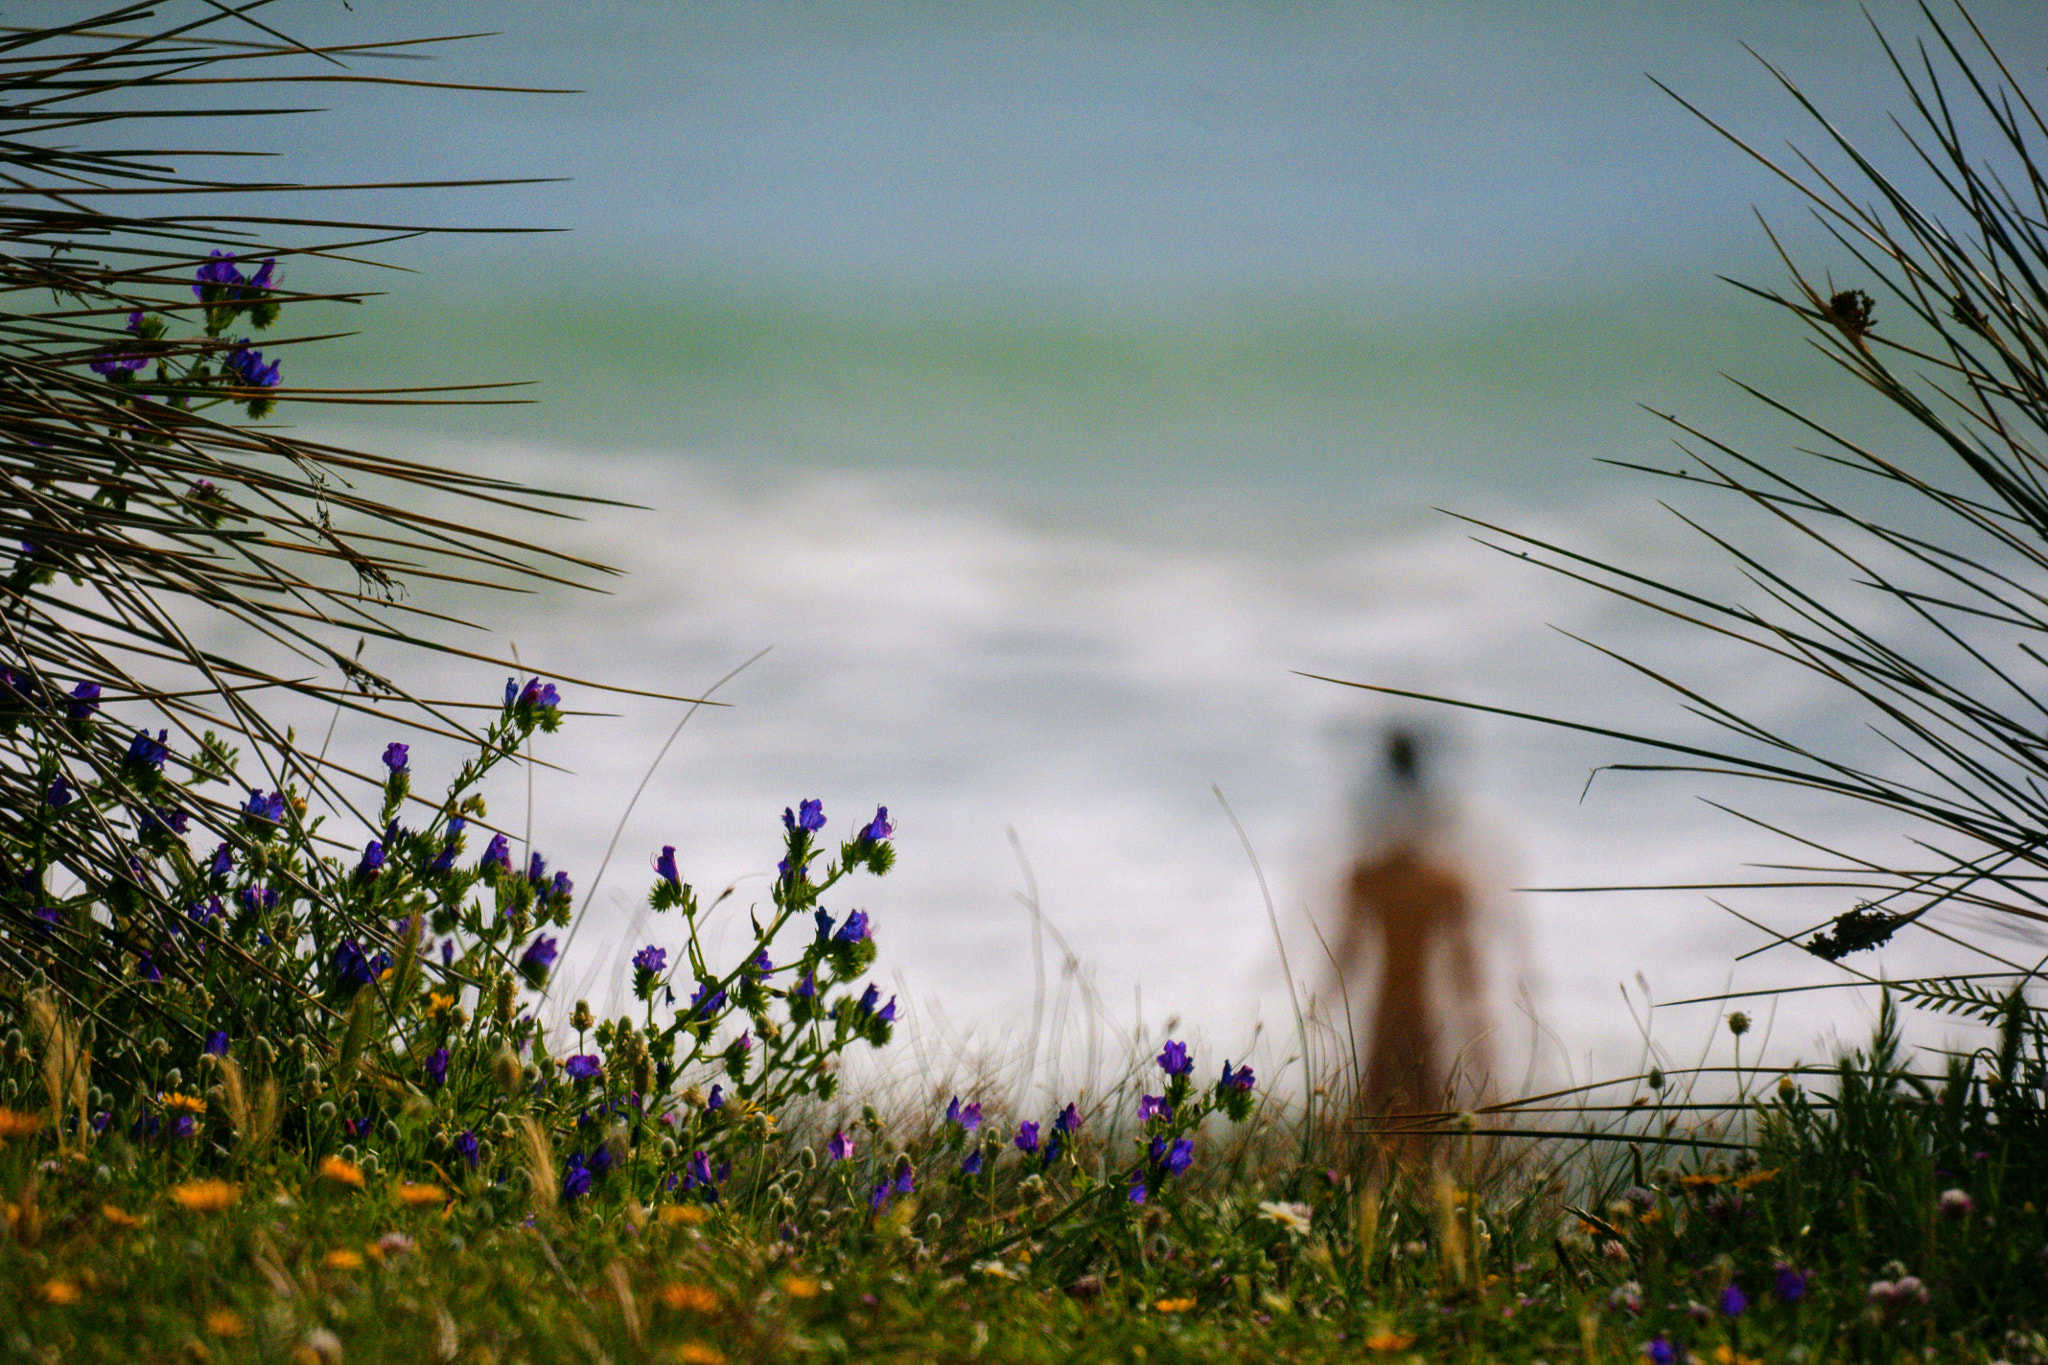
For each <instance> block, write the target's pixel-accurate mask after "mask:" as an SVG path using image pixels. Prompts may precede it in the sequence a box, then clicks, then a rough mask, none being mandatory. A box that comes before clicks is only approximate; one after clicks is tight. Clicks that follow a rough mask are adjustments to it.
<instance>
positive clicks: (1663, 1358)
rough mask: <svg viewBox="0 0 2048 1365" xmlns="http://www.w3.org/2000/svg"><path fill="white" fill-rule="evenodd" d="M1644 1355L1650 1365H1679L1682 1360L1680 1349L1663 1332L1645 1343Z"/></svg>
mask: <svg viewBox="0 0 2048 1365" xmlns="http://www.w3.org/2000/svg"><path fill="white" fill-rule="evenodd" d="M1643 1355H1644V1357H1645V1358H1646V1359H1648V1360H1649V1362H1650V1365H1678V1362H1679V1360H1680V1359H1681V1356H1680V1353H1679V1350H1678V1348H1677V1347H1676V1346H1673V1345H1672V1344H1671V1343H1670V1341H1669V1340H1667V1339H1666V1338H1665V1336H1664V1334H1663V1333H1662V1332H1659V1333H1658V1334H1657V1335H1656V1336H1654V1337H1651V1338H1650V1339H1649V1340H1648V1341H1646V1342H1644V1343H1643Z"/></svg>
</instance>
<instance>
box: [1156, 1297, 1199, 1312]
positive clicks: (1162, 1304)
mask: <svg viewBox="0 0 2048 1365" xmlns="http://www.w3.org/2000/svg"><path fill="white" fill-rule="evenodd" d="M1152 1306H1153V1307H1154V1308H1155V1309H1157V1310H1158V1311H1160V1312H1162V1313H1185V1312H1188V1311H1189V1310H1190V1309H1192V1308H1193V1307H1194V1306H1195V1301H1194V1300H1193V1299H1161V1300H1160V1301H1159V1302H1157V1303H1155V1304H1153V1305H1152Z"/></svg>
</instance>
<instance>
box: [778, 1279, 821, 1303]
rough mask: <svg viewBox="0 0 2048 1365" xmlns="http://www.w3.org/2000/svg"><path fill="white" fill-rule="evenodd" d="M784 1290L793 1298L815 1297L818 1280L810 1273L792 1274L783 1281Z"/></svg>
mask: <svg viewBox="0 0 2048 1365" xmlns="http://www.w3.org/2000/svg"><path fill="white" fill-rule="evenodd" d="M782 1292H783V1293H785V1294H787V1295H789V1296H790V1297H791V1298H792V1299H815V1298H817V1297H818V1282H817V1281H816V1280H814V1279H812V1278H811V1277H810V1276H808V1275H791V1276H790V1277H788V1278H787V1279H785V1280H784V1281H783V1282H782Z"/></svg>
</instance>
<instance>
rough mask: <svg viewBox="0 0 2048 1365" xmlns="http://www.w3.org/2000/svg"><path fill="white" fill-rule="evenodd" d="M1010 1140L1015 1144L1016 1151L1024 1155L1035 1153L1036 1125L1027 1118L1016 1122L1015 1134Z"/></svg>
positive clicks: (1036, 1143) (1036, 1140)
mask: <svg viewBox="0 0 2048 1365" xmlns="http://www.w3.org/2000/svg"><path fill="white" fill-rule="evenodd" d="M1011 1141H1013V1142H1015V1143H1016V1144H1017V1150H1018V1151H1020V1152H1023V1153H1025V1154H1026V1155H1036V1154H1037V1152H1038V1125H1037V1124H1035V1123H1032V1122H1031V1121H1030V1120H1028V1119H1027V1120H1026V1121H1024V1122H1023V1123H1020V1124H1018V1125H1017V1136H1016V1137H1015V1138H1013V1139H1011Z"/></svg>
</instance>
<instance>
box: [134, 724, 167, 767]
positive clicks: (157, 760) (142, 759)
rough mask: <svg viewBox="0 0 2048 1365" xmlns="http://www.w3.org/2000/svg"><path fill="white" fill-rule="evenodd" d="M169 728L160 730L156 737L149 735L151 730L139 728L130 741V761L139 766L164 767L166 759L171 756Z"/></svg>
mask: <svg viewBox="0 0 2048 1365" xmlns="http://www.w3.org/2000/svg"><path fill="white" fill-rule="evenodd" d="M170 736H171V732H170V731H169V730H159V731H157V732H156V738H155V739H151V738H150V737H149V731H147V730H137V731H136V732H135V738H133V739H131V740H129V741H128V762H129V763H130V764H132V765H133V766H135V767H138V768H156V769H162V767H163V766H164V760H165V759H167V758H169V757H170V756H171V750H170V745H169V744H168V743H167V742H166V741H168V740H169V739H170Z"/></svg>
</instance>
